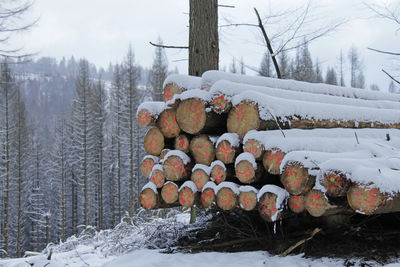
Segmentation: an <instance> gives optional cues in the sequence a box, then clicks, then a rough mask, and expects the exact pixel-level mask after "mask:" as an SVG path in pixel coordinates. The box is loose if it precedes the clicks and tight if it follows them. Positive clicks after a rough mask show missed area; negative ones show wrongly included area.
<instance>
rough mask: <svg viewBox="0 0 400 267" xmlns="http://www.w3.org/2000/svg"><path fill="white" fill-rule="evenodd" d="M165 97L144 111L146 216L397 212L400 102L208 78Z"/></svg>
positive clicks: (297, 85)
mask: <svg viewBox="0 0 400 267" xmlns="http://www.w3.org/2000/svg"><path fill="white" fill-rule="evenodd" d="M392 96H393V97H392ZM164 100H165V102H146V103H143V104H142V105H140V106H139V109H138V111H137V119H138V123H139V124H140V125H141V126H143V127H150V128H149V130H148V132H147V134H146V136H145V138H144V149H145V151H146V153H147V154H148V156H146V157H144V158H143V160H142V164H141V166H140V169H141V171H142V175H143V176H144V177H145V178H148V179H149V183H148V184H146V186H145V187H143V189H142V191H141V192H140V203H141V206H142V207H143V208H144V209H154V208H158V207H169V206H182V207H185V208H191V207H193V206H196V207H199V208H210V207H218V208H219V209H222V210H232V209H242V210H245V211H252V210H258V212H259V214H260V216H261V217H262V218H263V219H264V220H266V221H268V222H275V221H277V220H284V219H285V218H287V217H288V216H289V215H290V214H301V213H308V214H309V215H311V216H312V217H322V216H330V215H337V214H344V215H349V214H354V213H361V214H365V215H372V214H379V213H390V212H397V211H400V130H399V129H400V98H399V97H398V96H394V95H391V94H388V93H379V92H370V91H365V90H358V89H354V88H343V87H337V86H330V85H316V84H309V83H304V82H297V81H288V80H277V79H273V78H261V77H250V76H241V75H234V74H227V73H223V72H218V71H209V72H206V73H204V74H203V76H202V77H201V78H199V77H191V76H185V75H171V76H169V77H168V78H167V80H166V82H165V83H164Z"/></svg>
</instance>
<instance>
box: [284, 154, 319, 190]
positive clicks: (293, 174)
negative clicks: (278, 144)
mask: <svg viewBox="0 0 400 267" xmlns="http://www.w3.org/2000/svg"><path fill="white" fill-rule="evenodd" d="M281 183H282V184H283V185H284V186H285V189H286V190H287V191H288V192H289V193H290V194H291V195H294V196H298V195H304V194H306V193H307V192H308V191H310V190H311V188H312V187H313V186H314V184H315V177H314V176H311V175H309V174H308V170H307V169H306V168H304V167H303V166H302V165H301V164H300V163H298V162H289V163H288V164H286V166H285V168H284V169H283V172H282V174H281Z"/></svg>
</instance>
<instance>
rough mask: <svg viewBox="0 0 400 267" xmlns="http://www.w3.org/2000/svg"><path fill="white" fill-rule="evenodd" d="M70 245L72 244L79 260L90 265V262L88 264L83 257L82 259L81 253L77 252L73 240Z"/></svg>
mask: <svg viewBox="0 0 400 267" xmlns="http://www.w3.org/2000/svg"><path fill="white" fill-rule="evenodd" d="M72 245H73V246H74V248H75V252H76V254H78V257H79V258H80V259H81V261H82V262H83V263H84V264H86V266H90V264H88V263H87V262H86V261H85V260H84V259H82V257H81V254H79V252H78V250H77V249H76V246H75V243H74V242H72Z"/></svg>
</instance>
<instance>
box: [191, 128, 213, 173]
mask: <svg viewBox="0 0 400 267" xmlns="http://www.w3.org/2000/svg"><path fill="white" fill-rule="evenodd" d="M189 149H190V153H191V154H192V156H193V158H194V160H195V162H196V163H200V164H204V165H207V166H209V165H210V164H211V162H213V161H214V159H215V149H214V144H213V143H212V142H211V141H210V139H209V137H208V136H207V135H199V136H196V137H194V138H193V139H192V140H191V141H190V146H189Z"/></svg>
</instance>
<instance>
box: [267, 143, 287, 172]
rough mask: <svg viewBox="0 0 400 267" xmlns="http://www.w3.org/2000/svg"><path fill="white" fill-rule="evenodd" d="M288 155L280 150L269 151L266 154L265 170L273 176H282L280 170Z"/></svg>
mask: <svg viewBox="0 0 400 267" xmlns="http://www.w3.org/2000/svg"><path fill="white" fill-rule="evenodd" d="M285 155H286V153H285V152H282V151H281V150H279V149H273V150H268V151H266V152H265V153H264V157H263V165H264V168H265V170H266V171H267V172H268V173H270V174H273V175H278V174H280V168H281V163H282V160H283V158H284V157H285Z"/></svg>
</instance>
